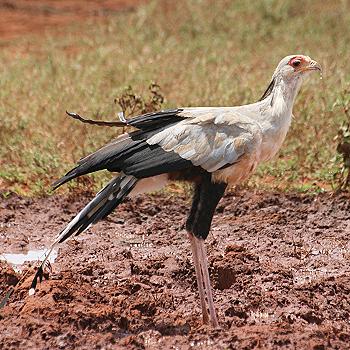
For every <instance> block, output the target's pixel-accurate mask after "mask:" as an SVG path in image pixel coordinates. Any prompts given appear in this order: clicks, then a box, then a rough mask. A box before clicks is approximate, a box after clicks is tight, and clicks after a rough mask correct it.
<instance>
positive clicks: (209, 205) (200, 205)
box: [186, 173, 227, 327]
mask: <svg viewBox="0 0 350 350" xmlns="http://www.w3.org/2000/svg"><path fill="white" fill-rule="evenodd" d="M226 186H227V185H226V184H223V183H212V181H211V175H210V174H209V173H208V174H204V175H203V177H202V181H201V182H200V183H197V184H196V186H195V190H194V196H193V202H192V207H191V210H190V213H189V216H188V218H187V221H186V229H187V232H189V238H190V241H191V248H192V254H193V261H194V265H195V269H196V276H197V283H198V290H199V296H200V299H201V306H202V312H203V321H204V323H208V308H209V316H210V323H211V325H212V326H213V327H217V326H218V320H217V317H216V313H215V308H214V302H213V295H212V290H211V285H210V279H209V271H208V259H207V253H206V249H205V246H204V240H205V239H206V238H207V236H208V234H209V230H210V225H211V221H212V218H213V215H214V212H215V208H216V206H217V204H218V203H219V201H220V198H221V197H222V196H223V194H224V192H225V189H226Z"/></svg>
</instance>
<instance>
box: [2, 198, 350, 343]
mask: <svg viewBox="0 0 350 350" xmlns="http://www.w3.org/2000/svg"><path fill="white" fill-rule="evenodd" d="M89 198H90V196H88V195H83V194H82V195H70V196H67V195H66V196H58V195H55V196H52V197H49V198H43V199H36V200H33V199H25V198H20V197H17V196H11V197H10V198H8V199H5V200H2V202H1V204H0V222H1V223H2V224H1V232H0V240H1V246H0V253H8V252H22V251H26V250H30V249H41V248H43V247H44V246H45V245H47V244H48V243H49V242H50V241H51V240H52V239H53V238H54V236H55V235H56V234H57V233H58V232H59V231H60V229H62V227H64V225H65V223H67V222H68V221H69V220H70V219H71V218H72V217H73V215H74V214H75V213H76V212H77V211H78V210H79V208H81V207H82V206H83V205H84V204H85V203H86V202H87V201H88V199H89ZM349 199H350V196H349V195H337V196H331V195H330V194H322V195H317V196H310V195H300V194H289V195H285V194H278V193H276V194H268V193H253V192H249V191H248V192H247V191H242V192H236V193H234V192H230V193H228V194H227V195H226V197H225V198H224V199H223V200H222V202H220V204H219V207H218V213H217V215H216V217H215V219H214V222H213V226H212V232H211V234H210V236H209V238H208V240H207V247H208V252H209V262H210V273H211V278H212V284H213V286H214V298H215V303H216V306H217V311H218V315H219V319H220V325H221V328H220V329H218V330H211V329H210V328H208V327H205V326H202V323H201V312H200V307H199V302H198V294H197V287H196V282H195V275H194V268H193V265H192V259H191V254H190V248H189V243H188V240H187V237H186V232H185V231H184V229H183V223H184V219H185V216H186V213H187V211H188V206H189V199H188V198H187V197H185V196H184V195H182V194H178V195H177V194H164V193H163V194H158V195H153V196H140V197H137V198H135V199H132V200H128V202H126V203H124V204H122V205H121V206H120V207H119V210H118V211H117V212H115V213H113V214H112V215H111V217H110V218H109V219H108V220H106V221H103V222H100V223H98V224H97V225H95V226H94V227H92V228H91V229H90V230H89V231H88V232H87V233H84V234H83V235H81V236H80V237H78V238H77V239H75V240H72V241H70V242H68V243H67V244H63V245H61V247H60V249H59V252H58V257H57V259H56V261H55V262H54V263H53V266H52V267H53V271H52V274H51V277H50V279H49V280H45V281H44V282H43V283H42V284H40V285H39V287H38V290H37V293H36V294H35V295H34V296H29V295H28V288H29V285H30V282H31V279H32V277H33V269H32V268H31V267H25V268H24V270H23V273H26V271H27V272H28V274H27V275H26V276H25V278H24V281H23V282H21V283H20V284H19V286H18V287H17V288H16V290H15V292H14V294H13V295H12V297H11V298H10V300H9V302H8V304H7V305H6V306H5V308H3V309H2V310H1V313H0V348H1V349H91V348H96V349H120V348H123V349H192V348H193V349H280V348H288V349H289V348H290V349H315V350H320V349H348V348H350V324H349V321H350V270H349V262H350V243H349V233H350V215H349V213H350V201H349ZM29 265H30V264H27V266H29ZM23 273H22V274H18V273H17V274H16V273H15V272H14V271H13V270H12V269H11V267H9V266H8V265H6V263H2V264H1V274H0V290H1V295H4V292H5V290H6V289H7V288H8V286H9V285H11V284H12V285H13V284H15V283H16V281H17V280H18V279H20V278H21V276H23Z"/></svg>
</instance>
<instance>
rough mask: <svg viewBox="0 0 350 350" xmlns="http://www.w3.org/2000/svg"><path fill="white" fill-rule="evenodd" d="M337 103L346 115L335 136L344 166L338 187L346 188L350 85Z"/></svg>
mask: <svg viewBox="0 0 350 350" xmlns="http://www.w3.org/2000/svg"><path fill="white" fill-rule="evenodd" d="M335 105H338V106H341V107H342V109H343V111H344V114H345V117H346V119H345V121H344V122H343V123H342V125H341V127H340V129H339V131H338V135H337V136H336V137H335V140H336V141H337V152H338V153H339V154H340V156H341V157H342V166H341V168H340V172H339V174H338V189H339V190H345V189H346V188H348V187H349V186H350V87H349V88H348V89H345V90H344V92H343V94H342V95H341V96H340V98H339V100H337V101H336V103H335Z"/></svg>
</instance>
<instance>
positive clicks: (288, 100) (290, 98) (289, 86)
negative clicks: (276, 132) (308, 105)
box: [269, 77, 302, 117]
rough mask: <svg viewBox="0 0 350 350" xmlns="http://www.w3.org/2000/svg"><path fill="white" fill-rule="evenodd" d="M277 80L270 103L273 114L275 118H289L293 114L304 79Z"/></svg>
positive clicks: (280, 78) (279, 78) (278, 78)
mask: <svg viewBox="0 0 350 350" xmlns="http://www.w3.org/2000/svg"><path fill="white" fill-rule="evenodd" d="M276 79H277V81H276V83H275V86H274V88H273V90H272V93H271V95H270V96H271V97H270V101H269V102H270V105H271V114H272V116H273V117H283V116H289V115H291V114H292V110H293V104H294V100H295V97H296V95H297V93H298V91H299V89H300V86H301V83H302V78H301V77H297V78H293V79H286V78H282V77H276Z"/></svg>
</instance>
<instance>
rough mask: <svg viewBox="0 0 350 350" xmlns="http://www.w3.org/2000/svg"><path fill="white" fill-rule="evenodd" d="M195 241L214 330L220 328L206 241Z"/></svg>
mask: <svg viewBox="0 0 350 350" xmlns="http://www.w3.org/2000/svg"><path fill="white" fill-rule="evenodd" d="M195 240H196V244H197V246H198V251H199V254H198V255H199V261H200V265H201V270H202V274H203V281H204V289H205V293H206V295H207V301H208V307H209V315H210V323H211V325H212V326H213V327H214V328H216V327H219V323H218V319H217V317H216V312H215V306H214V300H213V294H212V288H211V285H210V279H209V270H208V258H207V252H206V249H205V244H204V240H203V239H201V238H195Z"/></svg>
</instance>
